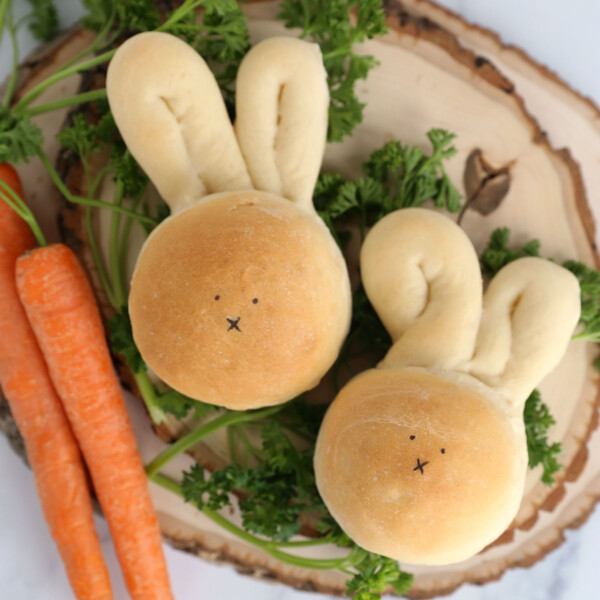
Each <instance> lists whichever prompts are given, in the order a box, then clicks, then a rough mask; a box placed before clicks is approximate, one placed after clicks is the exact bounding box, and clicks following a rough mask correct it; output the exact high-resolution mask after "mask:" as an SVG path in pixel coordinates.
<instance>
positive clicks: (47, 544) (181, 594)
mask: <svg viewBox="0 0 600 600" xmlns="http://www.w3.org/2000/svg"><path fill="white" fill-rule="evenodd" d="M440 3H441V4H443V5H445V6H447V7H448V8H451V9H453V10H455V11H457V12H458V13H460V14H462V15H463V16H464V17H465V18H466V19H467V20H470V21H473V22H476V23H479V24H481V25H483V26H486V27H489V28H491V29H494V30H496V31H497V32H498V33H499V34H500V35H501V36H502V38H503V40H504V41H506V42H510V43H514V44H516V45H518V46H520V47H522V48H523V49H525V50H526V51H527V52H529V53H530V54H531V56H533V57H534V58H536V59H537V60H538V61H540V62H542V63H544V64H546V65H548V66H549V67H550V68H552V69H553V70H555V71H556V72H557V73H558V74H559V75H560V76H562V77H563V78H564V79H565V80H566V81H567V82H569V83H570V84H571V85H572V86H573V87H574V88H576V89H578V90H579V91H581V92H582V93H584V94H585V95H588V96H590V97H591V98H593V99H594V100H595V102H596V103H597V104H600V63H599V62H598V57H600V35H599V34H598V23H600V2H598V1H597V0H570V1H569V2H566V1H565V0H525V1H523V0H486V1H481V0H441V1H440ZM57 4H58V5H60V11H61V15H60V16H61V20H62V23H64V24H65V25H68V24H70V23H72V22H73V21H74V20H75V19H77V17H78V16H79V15H80V14H81V7H80V5H79V2H78V0H58V1H57ZM6 41H7V40H5V42H6ZM23 42H24V43H23V49H24V51H28V50H29V49H31V48H32V47H33V41H32V40H31V39H29V38H28V36H27V35H24V39H23ZM9 64H10V52H9V51H8V48H7V45H5V44H3V45H2V48H1V51H0V79H3V78H4V76H5V75H6V73H7V72H8V69H9ZM593 209H594V210H595V213H596V215H599V214H600V206H595V207H593ZM0 473H2V479H1V484H0V598H2V599H3V600H68V599H70V598H72V597H73V595H72V592H71V590H70V588H69V584H68V582H67V578H66V576H65V573H64V570H63V567H62V565H61V563H60V559H59V558H58V554H57V552H56V550H55V547H54V545H53V542H52V540H51V538H50V535H49V533H48V530H47V527H46V525H45V523H44V520H43V517H42V515H41V513H40V509H39V506H38V500H37V496H36V493H35V488H34V484H33V478H32V475H31V472H30V471H29V470H28V469H27V468H26V467H25V466H24V464H23V462H22V461H21V459H20V458H19V457H17V456H16V455H15V454H14V453H13V452H12V451H11V449H10V447H9V445H8V443H7V441H6V439H5V438H4V437H2V436H0ZM96 524H97V528H98V531H99V534H100V539H101V540H102V542H103V544H102V545H103V549H104V552H105V555H106V558H107V562H108V566H109V570H110V572H111V579H112V581H113V583H114V590H115V600H127V598H128V596H127V594H126V592H125V587H124V584H123V580H122V578H121V574H120V571H119V568H118V565H117V562H116V558H115V555H114V552H113V549H112V545H111V543H110V538H109V534H108V529H107V527H106V524H105V523H104V521H103V520H101V519H97V520H96ZM566 537H567V541H566V542H565V543H564V544H563V545H562V546H561V547H560V548H559V549H558V550H556V551H554V552H552V553H550V554H549V555H548V556H547V557H546V558H545V559H544V560H543V561H541V562H539V563H537V564H536V565H534V566H533V567H531V568H530V569H515V570H511V571H509V572H507V573H506V574H505V575H504V576H503V577H502V579H501V580H500V581H498V582H494V583H490V584H487V585H485V586H483V587H478V586H472V585H467V586H464V587H463V588H461V589H460V590H458V591H457V592H455V593H454V594H453V595H451V596H449V598H451V599H452V600H495V599H500V598H519V600H550V599H551V600H567V599H569V600H570V599H575V598H576V599H577V600H592V599H596V598H598V597H600V591H599V590H600V569H598V566H597V562H598V550H599V549H600V546H599V542H598V540H600V508H598V507H597V508H596V510H595V511H594V513H593V514H592V515H591V516H590V518H589V520H588V522H587V523H586V524H585V525H584V526H583V527H582V528H581V529H579V530H576V531H568V532H567V534H566ZM165 553H166V556H167V561H168V565H169V570H170V575H171V579H172V582H173V589H174V594H175V597H176V598H177V600H213V599H215V598H221V599H223V600H230V599H234V598H235V599H241V598H243V599H247V600H301V599H305V600H319V599H323V598H325V596H321V595H315V594H308V593H302V592H296V591H293V590H290V589H288V588H286V587H284V586H282V585H271V584H265V583H262V582H258V581H255V580H252V579H250V578H248V577H243V576H241V575H238V574H237V573H236V572H235V571H234V570H233V569H231V568H229V567H216V566H213V565H211V564H208V563H205V562H202V561H200V560H198V559H196V558H193V557H191V556H188V555H186V554H184V553H183V552H178V551H176V550H173V549H171V548H170V547H167V546H166V547H165Z"/></svg>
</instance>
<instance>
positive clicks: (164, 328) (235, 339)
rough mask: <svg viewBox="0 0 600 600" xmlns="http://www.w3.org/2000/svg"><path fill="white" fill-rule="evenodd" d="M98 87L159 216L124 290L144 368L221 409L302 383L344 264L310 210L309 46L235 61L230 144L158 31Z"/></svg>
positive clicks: (315, 75) (284, 41) (314, 151)
mask: <svg viewBox="0 0 600 600" xmlns="http://www.w3.org/2000/svg"><path fill="white" fill-rule="evenodd" d="M107 90H108V97H109V101H110V104H111V109H112V111H113V114H114V116H115V120H116V122H117V125H118V127H119V130H120V131H121V134H122V135H123V138H124V139H125V142H126V143H127V146H128V148H129V150H130V151H131V152H132V154H133V155H134V156H135V158H136V159H137V160H138V162H139V163H140V165H141V166H142V167H143V168H144V169H145V170H146V172H147V173H148V175H149V176H150V178H151V180H152V181H153V183H154V184H155V185H156V187H157V189H158V190H159V192H160V193H161V195H162V196H163V198H164V199H165V201H166V202H167V203H168V204H169V206H170V208H171V214H172V216H171V217H170V218H168V219H167V220H166V221H164V222H163V223H162V224H161V225H160V226H159V227H157V228H156V229H155V230H154V231H153V232H152V234H151V235H150V237H149V238H148V240H147V242H146V244H145V245H144V248H143V249H142V252H141V254H140V256H139V258H138V262H137V265H136V269H135V272H134V275H133V278H132V283H131V293H130V297H129V311H130V315H131V319H132V327H133V334H134V339H135V341H136V344H137V346H138V348H139V349H140V352H141V354H142V357H143V358H144V360H145V361H146V363H147V364H148V365H149V366H150V368H152V369H153V370H154V371H155V372H156V373H157V374H158V376H159V377H161V379H163V381H165V382H166V383H167V384H169V385H170V386H171V387H173V388H175V389H176V390H178V391H180V392H182V393H184V394H186V395H188V396H190V397H192V398H196V399H198V400H202V401H205V402H209V403H212V404H217V405H220V406H226V407H229V408H234V409H248V408H256V407H259V406H268V405H271V404H277V403H280V402H285V401H287V400H289V399H290V398H292V397H294V396H296V395H298V394H300V393H302V392H303V391H305V390H307V389H309V388H311V387H313V386H314V385H316V384H317V383H318V381H319V380H320V378H321V377H322V376H323V375H324V374H325V372H326V371H327V370H328V369H329V367H330V366H331V364H332V363H333V362H334V360H335V358H336V356H337V354H338V352H339V348H340V346H341V344H342V342H343V340H344V338H345V336H346V333H347V331H348V328H349V323H350V313H351V295H350V285H349V281H348V274H347V270H346V266H345V263H344V260H343V257H342V255H341V253H340V251H339V249H338V248H337V246H336V244H335V242H334V240H333V238H332V237H331V235H330V234H329V231H328V230H327V228H326V227H325V225H324V223H323V222H322V221H321V220H320V219H319V217H318V216H317V214H316V212H315V210H314V207H313V206H312V191H313V188H314V184H315V181H316V178H317V175H318V172H319V169H320V164H321V159H322V155H323V151H324V146H325V136H326V129H327V108H328V90H327V85H326V79H325V71H324V69H323V65H322V62H321V55H320V51H319V49H318V46H315V45H314V44H309V43H306V42H301V41H299V40H296V39H293V38H272V39H269V40H265V41H264V42H262V43H260V44H258V45H256V46H255V47H254V48H253V49H252V50H251V51H250V52H249V53H248V55H247V56H246V57H245V59H244V61H243V62H242V65H241V67H240V70H239V73H238V79H237V90H236V113H237V117H236V123H235V131H234V128H233V126H232V125H231V123H230V121H229V117H228V115H227V112H226V109H225V106H224V104H223V101H222V98H221V95H220V91H219V88H218V86H217V84H216V81H215V80H214V77H213V75H212V73H211V72H210V70H209V69H208V67H207V66H206V64H205V63H204V61H203V60H202V58H200V57H199V56H198V55H197V54H196V52H195V51H194V50H192V49H191V48H190V47H188V46H187V45H186V44H185V43H184V42H182V41H180V40H179V39H177V38H175V37H173V36H170V35H167V34H161V33H144V34H140V35H138V36H135V37H133V38H130V39H129V40H128V41H127V42H125V44H123V46H122V47H121V48H120V49H119V51H118V52H117V53H116V55H115V57H114V59H113V61H112V62H111V64H110V67H109V71H108V78H107Z"/></svg>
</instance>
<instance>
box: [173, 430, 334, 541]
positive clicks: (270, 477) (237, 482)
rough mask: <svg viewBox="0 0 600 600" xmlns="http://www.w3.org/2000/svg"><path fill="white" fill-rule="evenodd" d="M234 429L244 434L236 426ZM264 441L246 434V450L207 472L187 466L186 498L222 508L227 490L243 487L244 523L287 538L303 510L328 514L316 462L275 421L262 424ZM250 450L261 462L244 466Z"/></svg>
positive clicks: (262, 532) (272, 536)
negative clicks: (317, 481)
mask: <svg viewBox="0 0 600 600" xmlns="http://www.w3.org/2000/svg"><path fill="white" fill-rule="evenodd" d="M234 432H235V433H234V435H244V436H245V434H244V433H243V431H241V430H235V429H234ZM261 437H262V446H261V448H256V447H254V446H252V445H251V444H250V442H249V441H248V440H247V438H246V439H244V452H245V453H246V455H245V456H244V457H243V458H242V459H241V460H240V462H234V463H232V464H230V465H229V466H227V467H225V468H224V469H220V470H218V471H214V472H213V473H211V474H210V476H208V477H207V478H205V476H204V470H203V469H202V468H200V467H199V466H198V465H195V466H194V467H193V468H192V470H191V471H188V472H185V473H184V477H183V482H182V486H181V488H182V491H183V493H184V496H185V499H186V501H188V502H193V503H194V504H195V505H196V506H198V507H199V508H202V507H203V506H204V505H206V506H208V507H209V508H210V509H211V510H218V509H221V508H223V507H224V506H227V505H229V504H230V500H229V495H228V494H229V493H231V492H233V491H234V490H235V491H240V492H241V493H242V494H243V496H244V497H243V498H242V499H241V500H240V502H239V506H240V511H241V515H242V520H243V524H244V529H246V530H247V531H252V532H254V533H257V534H260V535H263V536H265V537H268V538H270V539H273V540H278V541H284V542H285V541H288V540H289V539H290V538H291V537H292V536H293V535H295V534H297V533H298V532H299V530H300V520H299V517H300V515H301V514H303V513H306V512H307V511H317V510H320V511H321V512H322V513H324V515H325V514H327V511H326V509H325V508H324V505H323V503H322V501H321V499H320V497H319V495H318V492H317V489H316V484H315V476H314V471H313V468H312V460H313V448H312V447H311V448H308V449H306V450H299V449H298V448H297V447H296V446H295V445H294V444H293V443H292V442H291V441H290V439H289V437H288V436H287V435H286V434H285V433H284V431H283V429H282V427H281V425H280V424H279V423H278V422H277V421H271V422H269V423H266V424H264V425H263V426H262V427H261ZM247 453H250V454H251V455H252V456H254V457H255V458H256V457H258V458H259V460H260V462H259V463H258V465H257V466H255V467H248V466H245V465H244V463H245V462H247V458H248V456H247Z"/></svg>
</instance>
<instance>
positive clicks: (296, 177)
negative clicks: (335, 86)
mask: <svg viewBox="0 0 600 600" xmlns="http://www.w3.org/2000/svg"><path fill="white" fill-rule="evenodd" d="M328 107H329V90H328V87H327V74H326V72H325V69H324V67H323V62H322V58H321V51H320V49H319V46H317V45H316V44H311V43H308V42H303V41H301V40H297V39H294V38H283V37H282V38H270V39H267V40H265V41H263V42H261V43H260V44H257V45H256V46H254V47H253V48H252V49H251V50H250V52H248V54H247V55H246V56H245V57H244V60H243V61H242V64H241V66H240V69H239V72H238V76H237V83H236V122H235V131H236V135H237V138H238V140H239V144H240V147H241V149H242V153H243V155H244V158H245V160H246V164H247V165H248V171H249V172H250V177H251V178H252V182H253V184H254V187H255V188H256V189H259V190H263V191H266V192H272V193H274V194H277V195H279V196H283V197H284V198H288V199H289V200H292V201H293V202H297V203H298V204H299V205H301V206H303V207H304V208H307V209H310V210H314V209H313V206H312V194H313V190H314V187H315V183H316V180H317V177H318V175H319V170H320V168H321V162H322V159H323V153H324V150H325V141H326V136H327V114H328Z"/></svg>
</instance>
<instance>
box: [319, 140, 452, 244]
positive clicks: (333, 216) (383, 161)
mask: <svg viewBox="0 0 600 600" xmlns="http://www.w3.org/2000/svg"><path fill="white" fill-rule="evenodd" d="M427 137H428V138H429V141H430V142H431V144H432V146H433V152H432V153H431V155H427V154H425V153H424V152H423V151H422V150H421V149H420V148H419V147H417V146H408V145H406V146H405V145H402V144H401V143H400V142H399V141H397V140H393V141H391V142H388V143H387V144H385V146H383V147H382V148H380V149H378V150H375V151H374V152H373V153H372V154H371V156H370V158H369V160H367V162H365V163H364V165H363V170H364V172H365V174H366V176H365V177H359V178H357V179H352V180H349V181H345V180H344V179H343V177H341V175H339V174H332V173H325V174H322V175H321V176H320V177H319V179H318V181H317V185H316V188H315V193H314V204H315V208H316V209H317V212H318V213H319V216H320V217H321V218H322V219H323V221H325V223H326V224H327V225H328V226H329V228H330V230H331V232H332V234H333V235H334V237H335V238H336V239H337V240H338V243H340V245H341V246H343V244H344V242H346V241H347V237H346V238H344V237H340V231H339V230H340V225H343V224H345V223H347V222H350V221H352V222H354V223H357V224H358V226H359V228H360V232H361V239H364V237H365V235H366V230H367V228H368V227H371V226H373V225H374V224H375V223H377V221H379V220H380V219H382V218H383V217H384V216H385V215H387V214H389V213H391V212H393V211H395V210H398V209H400V208H408V207H411V206H422V205H423V204H424V203H425V202H426V201H427V200H433V202H434V204H435V206H437V207H440V208H445V209H446V210H448V211H449V212H457V211H458V210H459V209H460V201H461V195H460V193H459V192H458V190H457V189H456V188H455V187H454V185H453V184H452V182H451V181H450V178H449V177H448V174H447V173H446V171H445V170H444V167H443V161H445V160H447V159H449V158H450V157H452V156H454V154H456V148H454V146H452V145H451V144H452V140H453V139H454V137H455V136H454V135H453V134H451V133H448V132H447V131H445V130H443V129H431V130H430V131H429V132H428V133H427Z"/></svg>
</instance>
